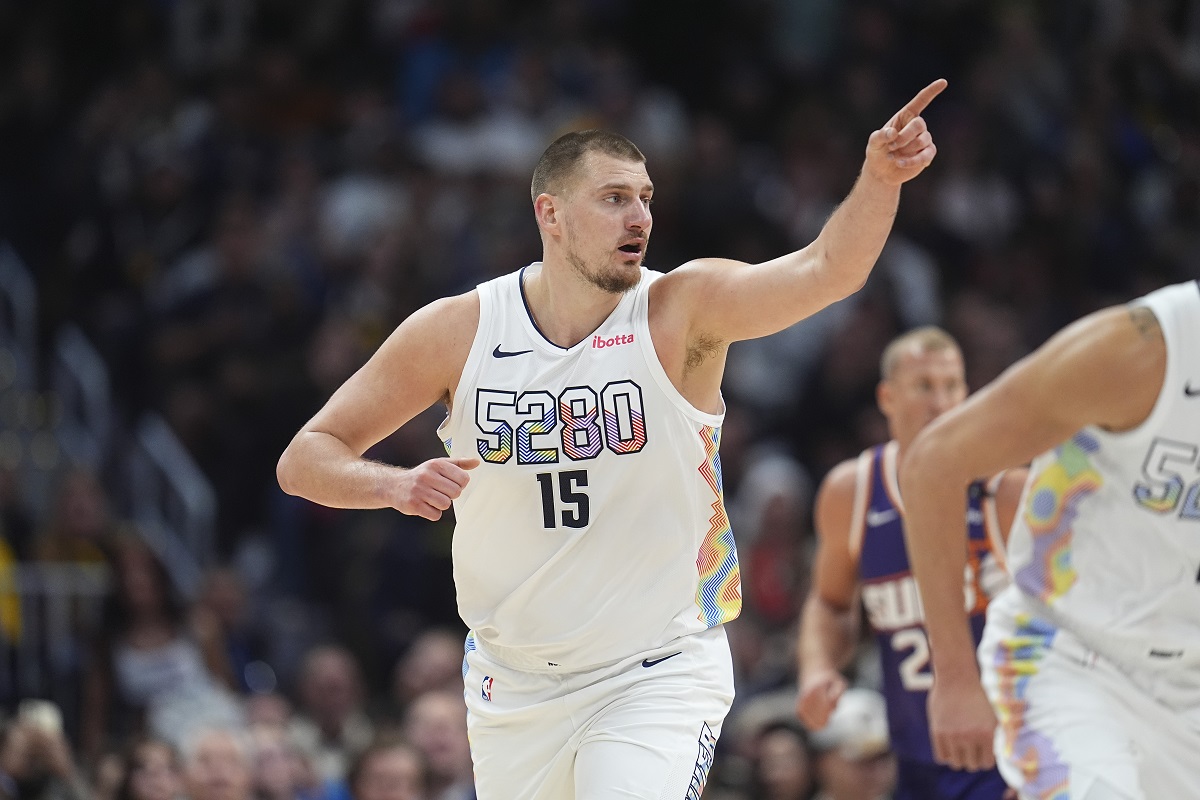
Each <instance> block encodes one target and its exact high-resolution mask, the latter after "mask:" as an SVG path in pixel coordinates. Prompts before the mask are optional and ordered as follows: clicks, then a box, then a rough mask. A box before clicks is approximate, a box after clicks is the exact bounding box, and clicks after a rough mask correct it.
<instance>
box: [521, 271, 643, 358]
mask: <svg viewBox="0 0 1200 800" xmlns="http://www.w3.org/2000/svg"><path fill="white" fill-rule="evenodd" d="M524 277H525V279H524V282H523V285H522V292H523V293H524V295H525V302H526V303H528V304H529V311H530V313H531V314H532V315H533V320H534V322H535V323H537V326H538V330H540V331H541V332H542V334H543V335H545V336H546V338H547V339H549V340H550V341H552V342H553V343H554V344H556V345H558V346H559V347H571V346H573V345H575V344H578V343H579V342H581V341H583V340H584V339H586V338H587V337H588V336H590V335H591V334H592V332H593V331H594V330H596V328H598V327H600V324H601V323H602V322H604V320H605V319H607V318H608V315H609V314H611V313H612V312H613V309H614V308H616V307H617V304H618V303H620V302H621V298H622V297H623V296H624V295H623V294H619V293H618V294H614V293H612V292H606V291H604V290H602V289H600V288H598V287H596V286H593V285H592V284H590V283H589V282H588V281H587V280H586V279H585V278H583V277H582V276H581V275H579V273H578V272H576V271H575V270H574V269H573V268H572V267H571V266H570V265H569V264H566V263H562V262H560V263H558V264H552V263H549V262H544V263H543V264H542V266H541V268H540V269H538V270H537V271H536V272H534V271H532V270H526V271H525V276H524Z"/></svg>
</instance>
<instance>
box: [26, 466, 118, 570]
mask: <svg viewBox="0 0 1200 800" xmlns="http://www.w3.org/2000/svg"><path fill="white" fill-rule="evenodd" d="M50 507H51V509H52V510H51V512H50V519H49V520H48V522H47V523H46V525H45V527H44V528H43V529H42V530H41V531H40V532H39V533H38V535H37V540H36V541H35V543H34V558H35V559H36V560H38V561H52V562H58V563H74V564H104V563H106V561H107V557H106V555H105V553H106V550H107V548H108V547H109V546H110V544H111V539H112V538H113V537H114V536H115V535H116V532H117V522H116V520H115V519H114V518H113V515H112V512H111V510H110V508H109V502H108V496H107V495H106V493H105V491H104V487H103V486H101V485H100V480H99V478H98V477H97V476H96V473H95V472H93V471H92V470H90V469H87V468H85V467H73V468H71V469H69V470H68V471H67V472H66V473H65V474H64V475H63V476H62V478H61V480H60V481H59V483H58V488H57V490H56V491H55V493H54V499H53V501H52V502H51V506H50Z"/></svg>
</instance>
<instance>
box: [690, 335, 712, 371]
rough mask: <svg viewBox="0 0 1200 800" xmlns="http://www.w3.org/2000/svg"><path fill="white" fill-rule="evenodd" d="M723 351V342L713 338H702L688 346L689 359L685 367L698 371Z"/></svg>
mask: <svg viewBox="0 0 1200 800" xmlns="http://www.w3.org/2000/svg"><path fill="white" fill-rule="evenodd" d="M720 349H721V342H720V341H719V340H717V339H715V338H713V337H711V336H700V337H698V338H697V339H696V340H695V341H693V342H692V343H691V344H689V345H688V349H687V358H686V359H684V362H683V365H684V367H686V368H687V369H696V367H699V366H700V365H701V364H703V363H704V362H705V361H707V360H708V359H709V358H710V357H712V356H713V355H716V353H717V352H719V351H720Z"/></svg>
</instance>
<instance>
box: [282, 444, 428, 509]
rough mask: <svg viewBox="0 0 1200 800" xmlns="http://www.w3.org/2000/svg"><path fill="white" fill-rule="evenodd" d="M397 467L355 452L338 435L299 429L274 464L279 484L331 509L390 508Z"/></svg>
mask: <svg viewBox="0 0 1200 800" xmlns="http://www.w3.org/2000/svg"><path fill="white" fill-rule="evenodd" d="M404 471H405V470H403V469H402V468H400V467H395V466H391V465H389V464H381V463H379V462H377V461H370V460H368V459H365V458H362V457H361V456H359V455H357V454H355V453H354V452H353V451H352V450H351V449H350V448H349V447H347V446H346V444H345V443H344V442H342V441H341V440H339V439H338V438H337V437H335V436H332V435H330V434H328V433H323V432H320V431H301V432H300V433H298V434H297V435H296V438H295V439H293V440H292V442H291V444H289V445H288V447H287V449H286V450H284V452H283V455H282V456H280V458H279V464H278V466H277V467H276V470H275V472H276V476H277V478H278V479H279V486H280V488H281V489H283V491H285V492H287V493H288V494H291V495H296V496H298V497H303V498H305V499H306V500H311V501H312V502H314V503H319V504H321V505H323V506H329V507H331V508H390V507H392V506H393V505H394V498H393V494H394V486H395V483H396V480H397V477H398V474H399V473H403V472H404Z"/></svg>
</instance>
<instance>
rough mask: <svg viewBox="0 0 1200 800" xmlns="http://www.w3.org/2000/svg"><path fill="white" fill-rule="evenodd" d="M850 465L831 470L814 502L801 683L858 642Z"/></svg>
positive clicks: (838, 664) (833, 666) (836, 666)
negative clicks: (813, 544)
mask: <svg viewBox="0 0 1200 800" xmlns="http://www.w3.org/2000/svg"><path fill="white" fill-rule="evenodd" d="M854 483H855V462H854V461H845V462H842V463H841V464H839V465H838V466H836V467H834V468H833V470H831V471H830V473H829V475H828V476H827V477H826V478H825V480H824V481H822V483H821V487H820V489H819V490H818V492H817V500H816V511H815V517H816V520H815V521H816V530H817V551H816V556H815V558H814V561H813V575H812V587H811V588H810V590H809V593H808V597H807V598H806V599H805V601H804V609H803V611H802V613H801V619H800V638H799V642H798V647H797V656H798V658H799V670H800V675H801V679H803V676H804V675H805V674H811V673H812V672H815V671H820V670H840V669H842V668H843V667H845V666H846V664H848V663H849V662H850V659H851V657H852V656H853V655H854V648H855V645H856V643H857V641H858V629H859V613H858V602H857V601H858V590H859V578H858V556H857V554H855V553H853V552H852V551H851V543H850V538H851V531H850V527H851V524H852V519H851V517H852V516H853V504H854Z"/></svg>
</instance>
